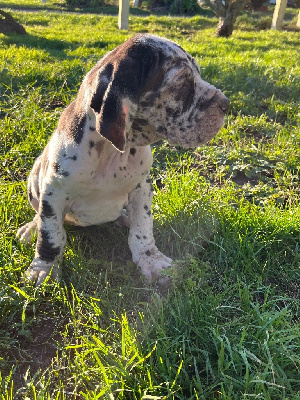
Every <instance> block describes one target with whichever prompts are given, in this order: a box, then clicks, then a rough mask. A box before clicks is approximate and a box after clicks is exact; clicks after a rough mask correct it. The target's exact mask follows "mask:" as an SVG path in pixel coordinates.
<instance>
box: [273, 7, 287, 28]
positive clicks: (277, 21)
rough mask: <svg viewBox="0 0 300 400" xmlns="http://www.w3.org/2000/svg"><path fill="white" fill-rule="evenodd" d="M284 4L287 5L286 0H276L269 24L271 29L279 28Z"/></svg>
mask: <svg viewBox="0 0 300 400" xmlns="http://www.w3.org/2000/svg"><path fill="white" fill-rule="evenodd" d="M286 6H287V0H277V1H276V6H275V10H274V14H273V19H272V25H271V28H272V29H281V27H282V22H283V18H284V13H285V9H286Z"/></svg>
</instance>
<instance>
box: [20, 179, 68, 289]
mask: <svg viewBox="0 0 300 400" xmlns="http://www.w3.org/2000/svg"><path fill="white" fill-rule="evenodd" d="M64 207H65V203H64V196H63V193H60V190H55V189H54V188H53V186H52V185H48V186H47V187H46V188H44V190H43V193H42V194H41V197H40V199H39V210H38V214H37V234H38V236H37V243H36V249H35V257H34V259H33V261H32V263H31V265H30V267H29V268H28V269H27V271H26V277H27V278H28V279H29V280H31V281H36V285H40V284H41V283H42V282H43V281H44V280H45V279H46V277H47V276H48V275H49V274H50V272H51V278H52V279H55V278H56V277H57V273H58V269H57V260H58V259H59V257H60V256H61V255H62V253H63V251H64V248H65V244H66V233H65V230H64V228H63V219H64V216H63V214H64Z"/></svg>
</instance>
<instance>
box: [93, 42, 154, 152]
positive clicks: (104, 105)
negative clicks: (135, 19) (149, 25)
mask: <svg viewBox="0 0 300 400" xmlns="http://www.w3.org/2000/svg"><path fill="white" fill-rule="evenodd" d="M104 61H105V62H107V63H108V64H107V65H106V66H105V68H103V69H101V70H100V73H99V77H98V80H97V87H96V90H95V92H94V94H93V96H92V99H91V103H90V106H91V108H92V109H93V110H94V112H95V114H96V128H97V130H98V132H99V133H100V134H101V135H102V136H103V137H105V138H106V139H108V140H109V141H110V142H111V143H112V144H113V145H114V146H115V147H116V149H118V150H119V151H121V152H123V151H124V150H125V146H126V139H127V133H128V130H129V129H130V127H131V124H132V121H133V119H134V116H135V113H136V110H137V107H138V102H139V99H140V97H141V95H142V94H143V93H145V92H147V91H149V90H153V89H154V90H155V86H157V84H156V82H157V80H158V77H157V76H155V74H154V71H155V70H156V69H157V67H158V65H159V62H160V60H159V53H158V52H157V51H156V50H155V49H154V48H152V47H151V46H149V44H144V43H141V42H137V43H135V42H134V43H133V44H132V43H129V44H128V42H125V43H124V44H123V45H121V46H119V47H118V48H117V49H116V50H115V51H113V52H111V53H110V54H109V55H108V56H107V57H106V58H105V60H104ZM160 76H161V74H159V77H160ZM153 77H154V79H153ZM159 80H161V79H160V78H159ZM151 82H152V84H151ZM153 84H154V85H153Z"/></svg>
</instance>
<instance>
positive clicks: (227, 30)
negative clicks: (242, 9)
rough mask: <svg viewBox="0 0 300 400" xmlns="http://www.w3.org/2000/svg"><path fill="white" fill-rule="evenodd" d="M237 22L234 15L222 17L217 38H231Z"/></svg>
mask: <svg viewBox="0 0 300 400" xmlns="http://www.w3.org/2000/svg"><path fill="white" fill-rule="evenodd" d="M235 20H236V17H234V16H233V14H228V15H226V16H225V17H220V18H219V23H218V26H217V36H221V37H229V36H230V35H231V34H232V32H233V27H234V23H235Z"/></svg>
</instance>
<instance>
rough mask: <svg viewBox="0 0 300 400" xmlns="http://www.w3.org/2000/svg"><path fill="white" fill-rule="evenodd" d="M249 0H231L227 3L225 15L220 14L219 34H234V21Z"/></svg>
mask: <svg viewBox="0 0 300 400" xmlns="http://www.w3.org/2000/svg"><path fill="white" fill-rule="evenodd" d="M247 1H248V0H235V1H229V2H228V3H227V4H226V5H225V12H224V13H223V15H220V14H219V24H218V27H217V36H222V37H229V36H230V35H231V34H232V32H233V28H234V23H235V21H236V19H237V17H238V15H239V14H240V13H241V11H242V9H243V7H244V5H245V4H246V3H247Z"/></svg>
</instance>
